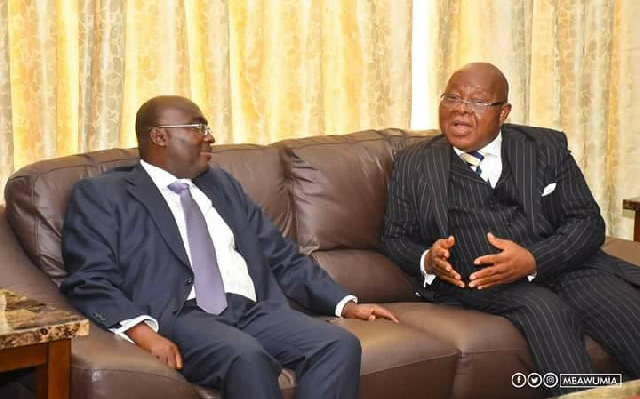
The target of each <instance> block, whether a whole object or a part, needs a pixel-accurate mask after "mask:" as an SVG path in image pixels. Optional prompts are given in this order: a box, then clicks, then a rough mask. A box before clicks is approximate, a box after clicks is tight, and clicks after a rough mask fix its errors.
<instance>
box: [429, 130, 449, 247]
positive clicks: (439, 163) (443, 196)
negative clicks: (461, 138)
mask: <svg viewBox="0 0 640 399" xmlns="http://www.w3.org/2000/svg"><path fill="white" fill-rule="evenodd" d="M424 160H425V162H424V164H423V165H424V166H425V168H426V170H425V171H424V175H425V176H428V177H429V180H430V181H431V182H433V183H432V184H423V185H422V187H425V190H427V192H425V193H423V195H424V196H426V197H427V198H428V197H429V196H431V197H432V198H433V202H432V207H433V209H432V211H433V213H434V215H435V218H436V224H437V226H438V232H439V233H440V237H441V238H444V237H447V236H448V235H449V217H448V215H449V214H448V210H447V209H448V207H447V203H448V201H449V190H448V188H449V170H450V166H451V145H450V144H449V143H448V142H447V141H446V140H445V139H444V138H443V139H442V140H438V141H435V142H434V143H433V144H432V145H431V151H429V153H428V154H426V155H425V158H424Z"/></svg>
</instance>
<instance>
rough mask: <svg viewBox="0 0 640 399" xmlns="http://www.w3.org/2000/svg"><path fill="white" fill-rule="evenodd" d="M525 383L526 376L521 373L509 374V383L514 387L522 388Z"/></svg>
mask: <svg viewBox="0 0 640 399" xmlns="http://www.w3.org/2000/svg"><path fill="white" fill-rule="evenodd" d="M526 383H527V376H526V375H524V374H522V373H515V374H514V375H512V376H511V385H513V387H514V388H522V387H523V386H525V384H526Z"/></svg>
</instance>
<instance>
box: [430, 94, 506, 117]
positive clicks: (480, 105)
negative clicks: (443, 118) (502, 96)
mask: <svg viewBox="0 0 640 399" xmlns="http://www.w3.org/2000/svg"><path fill="white" fill-rule="evenodd" d="M506 103H507V102H506V101H498V102H495V103H488V102H485V101H480V100H463V99H461V98H459V97H454V96H448V95H446V94H443V95H441V96H440V105H442V106H443V107H445V108H448V109H454V108H456V107H457V106H458V105H460V104H464V105H467V106H468V107H469V109H470V110H471V111H473V112H476V113H482V112H484V111H486V110H487V109H488V108H489V107H497V106H500V105H505V104H506Z"/></svg>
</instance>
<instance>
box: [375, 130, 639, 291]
mask: <svg viewBox="0 0 640 399" xmlns="http://www.w3.org/2000/svg"><path fill="white" fill-rule="evenodd" d="M502 135H503V142H502V162H508V163H509V165H510V167H511V169H512V171H513V175H514V180H515V184H516V186H517V187H518V190H519V191H520V196H521V202H522V205H523V208H524V211H525V213H526V215H527V219H528V221H529V225H530V228H531V229H533V231H534V232H535V234H536V235H537V236H538V237H540V239H539V240H538V241H537V242H535V243H534V244H533V245H530V246H528V247H527V249H528V250H529V251H530V252H531V253H532V254H533V256H534V257H535V259H536V263H537V273H538V274H537V277H536V279H537V281H538V282H544V281H550V280H552V279H554V277H557V276H558V275H560V274H562V273H563V272H566V271H568V270H571V269H573V268H577V267H596V268H602V269H606V270H609V271H612V272H614V273H616V274H619V275H621V276H622V277H623V278H625V279H626V280H628V281H630V282H632V283H633V284H635V285H640V268H637V267H635V266H633V265H630V264H628V263H626V262H623V261H621V260H619V259H617V258H614V257H612V256H609V255H606V254H605V253H604V252H602V251H601V250H600V246H601V245H602V244H603V242H604V239H605V225H604V221H603V219H602V217H601V216H600V209H599V207H598V205H597V203H596V202H595V200H594V198H593V196H592V194H591V191H590V190H589V187H588V186H587V184H586V182H585V180H584V176H583V174H582V172H581V171H580V169H579V168H578V166H577V164H576V163H575V160H574V159H573V157H572V156H571V154H570V152H569V150H568V147H567V140H566V136H565V135H564V134H563V133H561V132H558V131H555V130H551V129H544V128H535V127H527V126H520V125H512V124H505V125H504V126H503V127H502ZM452 154H454V152H453V149H452V147H451V145H450V144H449V143H448V142H447V140H446V139H445V137H444V136H438V137H436V138H434V139H433V140H431V141H428V142H422V143H418V144H414V145H413V146H410V147H408V148H406V149H405V150H403V151H402V152H401V153H399V154H398V156H397V157H396V159H395V161H394V170H393V175H392V179H391V183H390V185H389V192H388V196H387V204H386V212H385V218H384V229H383V235H382V241H381V250H382V252H383V253H385V254H386V255H387V256H389V257H390V258H391V259H392V260H393V261H394V262H396V264H398V265H399V266H400V267H401V268H402V269H403V270H404V271H405V272H406V273H408V274H409V275H411V276H413V277H415V278H416V280H417V281H416V282H418V283H419V284H418V287H422V274H421V271H420V258H421V256H422V254H423V253H424V251H425V250H427V249H428V248H430V247H431V245H432V244H433V242H434V241H436V240H437V239H439V238H446V237H447V236H448V235H449V226H448V220H447V219H448V216H447V215H448V206H447V203H448V185H449V168H450V163H451V156H452ZM552 183H555V184H556V186H555V189H554V190H553V191H552V192H551V193H549V194H548V195H545V196H543V190H544V188H545V187H546V186H548V185H549V184H552ZM500 238H506V239H509V238H510V237H500ZM453 267H454V268H455V267H456V265H453ZM421 291H423V290H421ZM423 294H425V297H427V299H429V298H430V296H431V293H429V292H428V290H427V292H423Z"/></svg>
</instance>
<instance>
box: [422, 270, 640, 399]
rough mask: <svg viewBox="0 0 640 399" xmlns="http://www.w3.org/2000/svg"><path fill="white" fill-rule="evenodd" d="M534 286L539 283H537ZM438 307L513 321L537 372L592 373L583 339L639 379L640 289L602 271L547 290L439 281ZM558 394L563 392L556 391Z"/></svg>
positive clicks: (580, 273) (579, 274) (570, 276)
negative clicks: (444, 304)
mask: <svg viewBox="0 0 640 399" xmlns="http://www.w3.org/2000/svg"><path fill="white" fill-rule="evenodd" d="M534 281H535V280H534ZM434 289H435V290H436V293H437V294H436V296H435V298H434V301H436V302H449V303H450V302H451V300H452V299H453V300H455V301H457V302H459V303H461V304H462V305H463V306H464V307H466V308H468V309H473V310H479V311H483V312H487V313H491V314H495V315H499V316H503V317H505V318H506V319H508V320H509V321H511V322H512V323H513V324H514V325H515V326H516V327H517V328H518V329H519V330H520V331H521V332H522V334H523V335H524V336H525V337H526V338H527V342H528V344H529V349H530V351H531V354H532V356H533V359H534V362H535V363H536V367H537V368H538V370H537V371H538V372H540V373H542V374H544V373H548V372H551V373H555V374H556V375H558V374H571V373H593V372H594V370H593V367H592V365H591V363H590V360H589V357H588V355H587V351H586V349H585V343H584V335H585V334H587V335H589V336H591V337H592V338H593V339H594V340H596V341H597V342H598V343H599V344H600V345H601V346H602V347H603V348H604V350H605V351H607V353H609V355H611V356H612V357H613V358H614V359H616V360H617V361H618V362H619V363H620V365H621V366H622V367H623V368H624V369H625V371H626V373H627V374H628V375H629V376H630V377H632V378H640V290H639V289H638V288H636V287H634V286H632V285H630V284H629V283H627V282H626V281H624V280H622V279H621V278H619V277H618V276H616V275H614V274H612V273H608V272H606V271H603V270H598V269H579V270H575V271H572V272H569V273H567V274H565V275H564V276H562V277H561V278H559V279H558V280H557V281H555V282H554V283H553V284H549V285H548V286H541V285H538V284H537V283H535V282H532V283H530V282H528V281H525V280H523V281H519V282H516V283H513V284H509V285H503V286H498V287H494V288H489V289H486V290H477V289H469V288H465V289H459V288H456V287H454V286H451V285H449V284H448V283H446V282H443V281H441V280H438V279H436V280H435V282H434ZM552 393H553V394H554V395H557V394H560V393H565V391H564V390H561V389H559V388H557V387H556V388H554V389H552Z"/></svg>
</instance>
